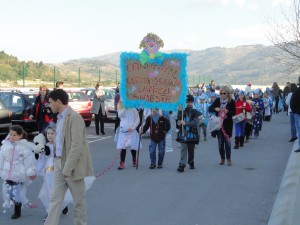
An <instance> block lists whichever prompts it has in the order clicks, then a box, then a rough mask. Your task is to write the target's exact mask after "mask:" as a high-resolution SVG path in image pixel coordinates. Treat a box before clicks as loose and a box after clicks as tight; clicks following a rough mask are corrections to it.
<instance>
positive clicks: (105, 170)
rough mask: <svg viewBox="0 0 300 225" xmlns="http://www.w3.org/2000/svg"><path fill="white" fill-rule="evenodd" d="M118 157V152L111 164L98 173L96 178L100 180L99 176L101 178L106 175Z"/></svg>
mask: <svg viewBox="0 0 300 225" xmlns="http://www.w3.org/2000/svg"><path fill="white" fill-rule="evenodd" d="M119 155H120V152H118V154H117V155H116V157H115V158H114V160H113V161H112V162H111V164H110V165H109V166H108V167H106V168H105V169H104V170H103V171H102V172H101V173H99V174H98V175H96V176H95V177H96V178H100V177H101V176H103V175H104V174H106V173H107V172H108V171H109V170H110V169H111V168H112V167H113V166H114V165H115V163H116V161H117V160H118V158H119Z"/></svg>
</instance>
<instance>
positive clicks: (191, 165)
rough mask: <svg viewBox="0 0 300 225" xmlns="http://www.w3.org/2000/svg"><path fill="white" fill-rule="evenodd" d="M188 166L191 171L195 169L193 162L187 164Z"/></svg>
mask: <svg viewBox="0 0 300 225" xmlns="http://www.w3.org/2000/svg"><path fill="white" fill-rule="evenodd" d="M189 166H190V169H191V170H194V169H195V165H194V162H190V163H189Z"/></svg>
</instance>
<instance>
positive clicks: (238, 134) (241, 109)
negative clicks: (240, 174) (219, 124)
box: [234, 91, 252, 149]
mask: <svg viewBox="0 0 300 225" xmlns="http://www.w3.org/2000/svg"><path fill="white" fill-rule="evenodd" d="M235 111H236V113H235V114H236V115H238V114H240V113H243V115H244V116H245V119H244V120H242V121H240V122H238V123H236V124H234V130H235V144H234V149H238V148H239V147H244V139H245V127H246V123H247V121H246V118H247V117H246V116H247V112H251V111H252V109H251V106H250V105H249V103H248V102H247V101H246V98H245V93H244V92H243V91H240V92H239V96H238V100H237V101H236V102H235Z"/></svg>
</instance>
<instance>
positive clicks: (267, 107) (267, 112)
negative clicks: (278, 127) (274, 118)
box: [262, 92, 273, 121]
mask: <svg viewBox="0 0 300 225" xmlns="http://www.w3.org/2000/svg"><path fill="white" fill-rule="evenodd" d="M262 100H263V102H264V109H263V120H264V121H270V120H271V115H272V114H271V109H272V107H273V102H272V100H271V98H269V95H268V93H267V92H265V93H264V94H263V98H262Z"/></svg>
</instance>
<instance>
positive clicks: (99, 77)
mask: <svg viewBox="0 0 300 225" xmlns="http://www.w3.org/2000/svg"><path fill="white" fill-rule="evenodd" d="M100 80H101V74H100V67H99V69H98V82H99V84H100Z"/></svg>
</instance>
